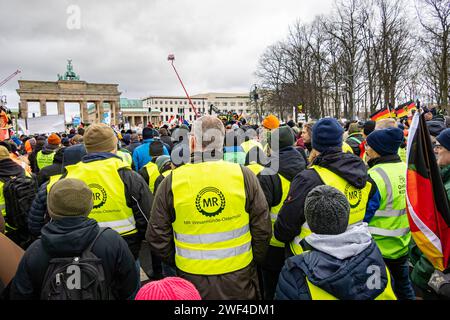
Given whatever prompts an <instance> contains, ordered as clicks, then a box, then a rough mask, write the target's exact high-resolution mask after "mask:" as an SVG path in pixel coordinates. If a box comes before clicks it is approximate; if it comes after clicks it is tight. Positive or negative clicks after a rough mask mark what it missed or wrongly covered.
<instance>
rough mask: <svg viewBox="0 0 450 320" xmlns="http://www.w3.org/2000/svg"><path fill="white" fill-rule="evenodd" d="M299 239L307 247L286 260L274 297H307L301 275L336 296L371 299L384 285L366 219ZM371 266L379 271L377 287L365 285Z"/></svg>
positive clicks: (382, 269) (381, 263)
mask: <svg viewBox="0 0 450 320" xmlns="http://www.w3.org/2000/svg"><path fill="white" fill-rule="evenodd" d="M303 242H304V246H305V249H308V250H309V251H307V252H304V253H303V254H301V255H298V256H294V257H291V258H289V259H288V260H286V263H285V265H284V267H283V270H282V271H281V274H280V278H279V280H278V286H277V291H276V294H275V299H278V300H311V296H310V293H309V289H308V284H307V282H306V278H305V277H307V278H308V280H309V281H310V282H311V283H312V284H314V285H315V286H317V287H319V288H321V289H322V290H325V291H326V292H328V293H329V294H331V295H332V296H334V297H336V298H337V299H339V300H373V299H375V298H376V297H377V296H378V295H380V294H381V293H382V292H383V291H384V289H385V288H386V286H387V283H388V281H387V280H388V278H387V273H386V266H385V264H384V261H383V257H382V256H381V252H380V250H379V249H378V247H377V245H376V243H375V242H374V241H373V240H372V237H371V235H370V233H369V231H368V229H367V224H366V223H359V224H356V225H354V226H353V227H350V228H349V229H348V230H347V231H346V232H344V233H342V234H339V235H333V236H330V235H317V234H314V233H313V234H312V235H310V236H308V237H306V238H305V239H304V241H303ZM374 267H377V270H379V271H380V287H379V288H378V289H375V288H374V289H370V288H369V286H367V283H368V281H370V279H369V278H370V277H371V276H372V274H374V272H369V271H370V270H375V268H374Z"/></svg>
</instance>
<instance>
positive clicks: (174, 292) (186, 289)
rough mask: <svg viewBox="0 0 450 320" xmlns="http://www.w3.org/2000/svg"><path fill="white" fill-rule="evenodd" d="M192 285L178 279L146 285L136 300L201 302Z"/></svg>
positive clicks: (167, 279)
mask: <svg viewBox="0 0 450 320" xmlns="http://www.w3.org/2000/svg"><path fill="white" fill-rule="evenodd" d="M201 299H202V298H201V297H200V294H199V293H198V291H197V289H196V288H195V287H194V285H193V284H192V283H190V282H189V281H187V280H184V279H182V278H178V277H168V278H164V279H162V280H159V281H152V282H149V283H147V284H146V285H144V286H143V287H142V288H141V289H140V290H139V292H138V293H137V295H136V298H135V300H201Z"/></svg>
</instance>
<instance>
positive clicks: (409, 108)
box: [407, 101, 417, 112]
mask: <svg viewBox="0 0 450 320" xmlns="http://www.w3.org/2000/svg"><path fill="white" fill-rule="evenodd" d="M407 109H408V112H410V111H412V110H417V106H416V103H415V102H414V101H411V102H410V103H408V107H407Z"/></svg>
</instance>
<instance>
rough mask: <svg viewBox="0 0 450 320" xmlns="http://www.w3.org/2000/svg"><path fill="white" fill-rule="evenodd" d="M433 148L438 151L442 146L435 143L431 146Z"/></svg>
mask: <svg viewBox="0 0 450 320" xmlns="http://www.w3.org/2000/svg"><path fill="white" fill-rule="evenodd" d="M433 148H436V149H440V148H442V145H441V144H439V143H435V144H434V145H433Z"/></svg>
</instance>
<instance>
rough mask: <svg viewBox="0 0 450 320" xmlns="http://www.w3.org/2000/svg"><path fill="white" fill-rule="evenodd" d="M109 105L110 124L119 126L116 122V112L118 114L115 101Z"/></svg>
mask: <svg viewBox="0 0 450 320" xmlns="http://www.w3.org/2000/svg"><path fill="white" fill-rule="evenodd" d="M109 105H110V108H111V124H112V125H114V126H115V125H118V124H119V121H117V112H118V110H117V107H118V106H117V102H116V101H111V102H110V103H109Z"/></svg>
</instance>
